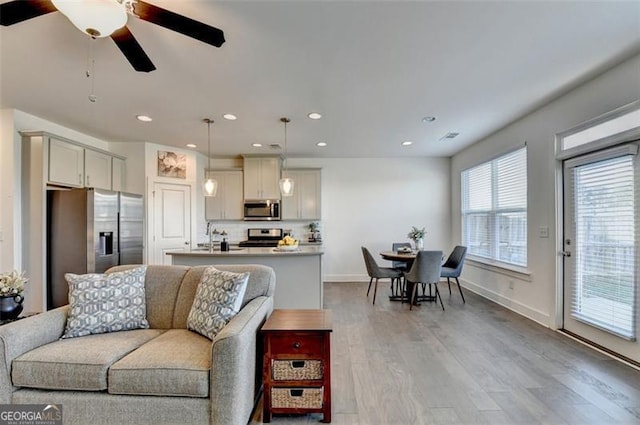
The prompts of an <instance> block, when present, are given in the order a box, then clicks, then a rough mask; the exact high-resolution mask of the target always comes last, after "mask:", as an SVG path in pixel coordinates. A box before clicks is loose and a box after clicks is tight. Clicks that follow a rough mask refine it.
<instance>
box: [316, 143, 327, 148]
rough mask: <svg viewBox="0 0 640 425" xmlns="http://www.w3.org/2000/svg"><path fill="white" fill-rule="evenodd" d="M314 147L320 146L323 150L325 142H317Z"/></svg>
mask: <svg viewBox="0 0 640 425" xmlns="http://www.w3.org/2000/svg"><path fill="white" fill-rule="evenodd" d="M316 146H320V147H321V148H324V147H325V146H327V142H318V143H316Z"/></svg>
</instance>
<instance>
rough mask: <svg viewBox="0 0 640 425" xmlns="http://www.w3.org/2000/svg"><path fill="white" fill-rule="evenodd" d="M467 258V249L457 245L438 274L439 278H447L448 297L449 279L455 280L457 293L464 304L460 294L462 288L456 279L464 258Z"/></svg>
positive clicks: (460, 271) (462, 295)
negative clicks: (458, 292)
mask: <svg viewBox="0 0 640 425" xmlns="http://www.w3.org/2000/svg"><path fill="white" fill-rule="evenodd" d="M466 256H467V247H466V246H461V245H458V246H456V247H455V248H453V251H451V255H449V258H447V261H445V263H444V264H443V265H442V271H441V272H440V277H446V278H447V284H448V285H449V295H451V278H454V279H455V280H456V283H457V284H458V291H460V296H461V297H462V302H463V303H466V301H465V299H464V294H463V293H462V287H460V281H459V280H458V278H459V277H460V274H461V273H462V266H463V265H464V258H465V257H466Z"/></svg>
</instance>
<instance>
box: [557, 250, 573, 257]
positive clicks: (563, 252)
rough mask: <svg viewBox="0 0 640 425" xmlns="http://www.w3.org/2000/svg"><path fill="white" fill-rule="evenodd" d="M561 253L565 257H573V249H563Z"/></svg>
mask: <svg viewBox="0 0 640 425" xmlns="http://www.w3.org/2000/svg"><path fill="white" fill-rule="evenodd" d="M560 255H562V256H563V257H571V251H561V252H560Z"/></svg>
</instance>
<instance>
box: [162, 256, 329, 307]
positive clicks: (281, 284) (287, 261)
mask: <svg viewBox="0 0 640 425" xmlns="http://www.w3.org/2000/svg"><path fill="white" fill-rule="evenodd" d="M167 255H170V256H171V259H172V264H174V265H183V266H200V265H216V264H264V265H265V266H269V267H272V268H273V269H274V270H275V272H276V292H275V296H274V307H275V308H287V309H322V308H323V290H322V255H323V251H322V247H321V246H304V245H302V246H300V247H299V248H298V250H296V251H293V252H284V251H278V250H277V249H275V248H242V249H238V248H233V250H231V251H227V252H221V251H213V252H209V250H208V249H196V250H191V251H176V252H168V253H167Z"/></svg>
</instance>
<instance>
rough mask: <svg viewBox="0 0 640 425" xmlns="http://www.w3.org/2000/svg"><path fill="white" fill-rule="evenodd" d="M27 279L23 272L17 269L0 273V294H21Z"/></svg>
mask: <svg viewBox="0 0 640 425" xmlns="http://www.w3.org/2000/svg"><path fill="white" fill-rule="evenodd" d="M28 280H29V279H27V278H26V277H25V276H24V272H18V271H17V270H13V271H11V272H7V273H0V296H12V295H21V294H22V292H23V291H24V285H25V284H26V283H27V281H28Z"/></svg>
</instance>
